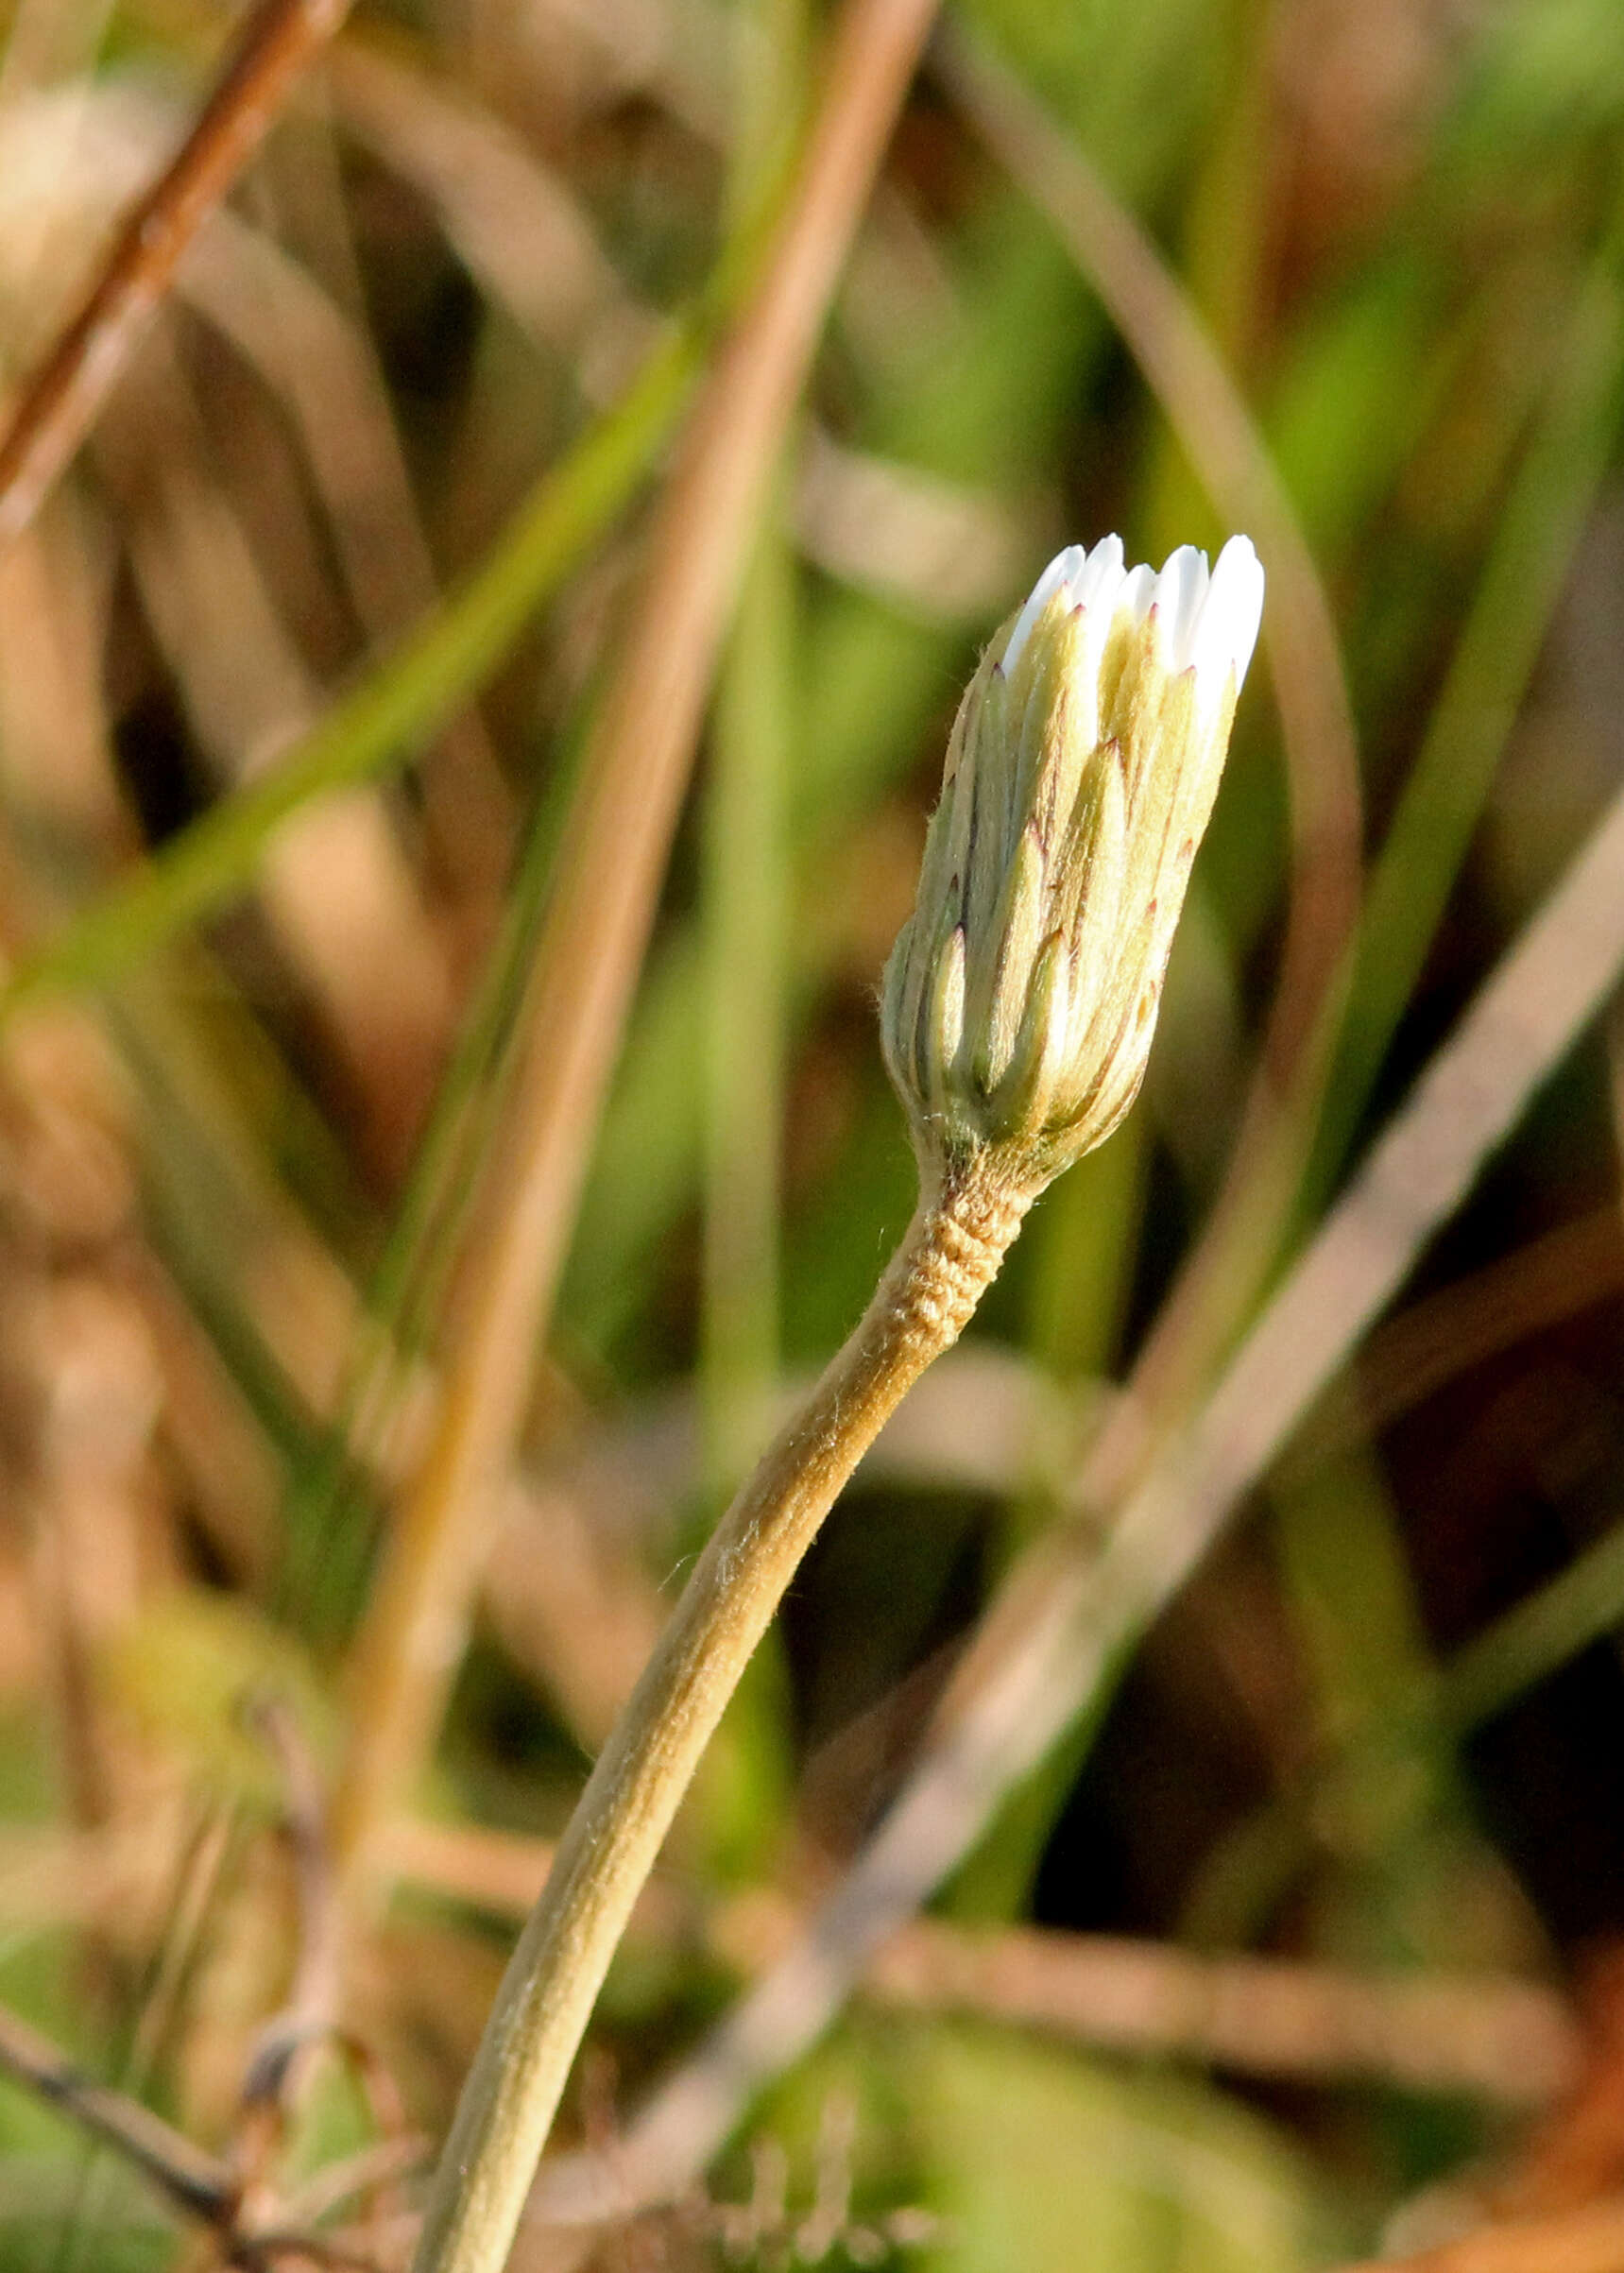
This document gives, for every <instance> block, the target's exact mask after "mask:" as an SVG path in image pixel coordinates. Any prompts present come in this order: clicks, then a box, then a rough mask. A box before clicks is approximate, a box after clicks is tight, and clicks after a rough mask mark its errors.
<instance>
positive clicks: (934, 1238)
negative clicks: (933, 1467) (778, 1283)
mask: <svg viewBox="0 0 1624 2273" xmlns="http://www.w3.org/2000/svg"><path fill="white" fill-rule="evenodd" d="M1031 1197H1032V1195H1031V1193H1030V1192H1025V1191H1011V1190H1010V1189H1008V1188H1006V1187H1003V1186H1000V1185H999V1184H997V1183H995V1182H994V1181H992V1180H991V1179H989V1178H988V1177H986V1176H985V1175H983V1174H977V1173H975V1172H973V1171H972V1172H971V1173H969V1174H967V1175H966V1176H964V1177H962V1178H960V1179H958V1180H956V1181H955V1182H953V1183H951V1184H949V1186H948V1187H947V1188H943V1189H940V1190H936V1191H933V1192H931V1191H928V1192H926V1193H925V1194H924V1196H922V1197H921V1200H920V1204H919V1206H918V1209H917V1210H916V1212H915V1217H914V1220H913V1222H911V1223H910V1225H909V1227H908V1230H907V1232H906V1233H905V1235H904V1236H903V1239H902V1241H901V1244H900V1245H899V1246H898V1248H897V1253H896V1255H895V1256H893V1257H892V1260H891V1262H890V1265H889V1266H888V1268H887V1270H886V1272H885V1275H884V1276H883V1278H882V1279H881V1280H880V1285H879V1287H878V1288H877V1289H876V1290H875V1293H874V1298H873V1300H872V1301H871V1302H870V1304H869V1306H868V1307H867V1309H866V1310H865V1311H864V1312H863V1317H862V1319H861V1321H860V1322H859V1324H857V1326H856V1327H855V1329H854V1330H853V1332H852V1334H851V1335H850V1337H849V1339H848V1340H847V1342H846V1345H845V1347H844V1348H843V1349H842V1350H841V1352H840V1354H839V1356H838V1357H837V1358H835V1359H834V1360H833V1362H832V1363H831V1364H830V1365H829V1369H828V1371H827V1372H826V1373H825V1374H824V1376H823V1378H822V1379H821V1380H820V1381H819V1382H818V1384H817V1387H816V1388H815V1389H814V1390H813V1392H812V1396H811V1397H810V1399H809V1400H808V1402H807V1405H806V1407H805V1408H804V1410H802V1411H801V1413H800V1414H799V1416H798V1417H797V1418H796V1419H795V1420H794V1421H793V1422H791V1423H790V1425H789V1426H788V1427H786V1428H785V1429H783V1430H782V1431H781V1433H780V1434H779V1435H778V1438H777V1439H776V1440H775V1441H774V1443H773V1444H771V1445H770V1446H769V1447H768V1449H767V1451H766V1453H765V1454H764V1455H763V1457H762V1459H761V1464H760V1465H759V1467H758V1468H757V1470H756V1473H755V1474H754V1476H753V1477H752V1478H750V1480H749V1482H748V1483H746V1484H745V1485H744V1489H743V1490H742V1491H741V1492H740V1494H739V1495H738V1497H737V1498H736V1499H735V1500H734V1502H733V1504H732V1506H731V1507H730V1508H729V1509H728V1510H727V1513H726V1514H725V1515H724V1516H723V1518H722V1520H721V1522H720V1523H719V1524H718V1525H717V1527H716V1530H715V1531H714V1532H713V1533H712V1534H711V1538H710V1541H709V1545H708V1546H707V1547H706V1549H705V1551H704V1553H703V1554H702V1555H701V1557H700V1558H699V1562H698V1564H696V1566H695V1568H694V1571H693V1575H692V1578H691V1579H690V1580H689V1582H688V1585H687V1587H686V1588H685V1589H684V1592H683V1596H682V1599H681V1601H680V1602H679V1603H678V1604H677V1606H676V1611H675V1615H674V1616H673V1618H672V1620H671V1623H670V1625H669V1626H668V1627H667V1629H666V1631H665V1633H664V1635H663V1636H662V1638H661V1640H660V1643H659V1646H658V1649H656V1651H655V1654H654V1656H653V1658H652V1659H651V1660H650V1661H649V1664H648V1666H647V1667H646V1668H645V1670H644V1672H643V1675H642V1678H641V1681H640V1682H639V1683H638V1685H637V1688H636V1690H635V1691H634V1692H633V1694H632V1697H631V1699H630V1701H629V1702H628V1704H627V1705H626V1708H625V1711H624V1713H623V1714H622V1716H621V1718H620V1720H619V1722H618V1724H617V1726H616V1728H615V1730H614V1733H613V1734H612V1735H611V1736H610V1738H609V1741H608V1743H607V1746H606V1747H605V1749H604V1751H603V1752H602V1754H601V1755H600V1757H599V1760H598V1764H597V1766H596V1768H595V1769H593V1771H592V1775H591V1778H590V1782H589V1783H588V1785H587V1788H586V1790H585V1791H584V1792H583V1793H582V1795H581V1800H580V1803H579V1805H578V1806H577V1807H576V1809H575V1813H574V1816H573V1819H572V1820H571V1823H570V1826H569V1829H568V1830H567V1831H566V1833H565V1835H564V1838H563V1841H562V1844H561V1845H560V1847H559V1849H558V1854H557V1857H556V1861H555V1863H554V1866H553V1870H552V1873H551V1875H550V1876H549V1878H548V1881H547V1885H546V1888H545V1889H544V1891H543V1893H542V1896H541V1899H540V1901H539V1902H538V1905H537V1906H536V1908H535V1910H534V1911H533V1912H532V1913H531V1916H530V1920H529V1923H528V1924H527V1925H526V1926H525V1929H524V1932H523V1934H522V1935H521V1938H520V1941H519V1946H518V1948H517V1949H516V1950H515V1951H514V1954H513V1957H512V1960H511V1962H510V1963H509V1965H508V1969H507V1973H506V1975H505V1977H504V1981H503V1984H502V1988H501V1990H500V1991H499V1992H498V1996H497V2000H496V2005H495V2007H494V2008H493V2010H492V2013H491V2017H490V2020H489V2022H488V2023H487V2027H486V2031H485V2037H484V2041H483V2042H482V2043H481V2045H480V2049H479V2054H478V2057H477V2058H476V2059H475V2061H474V2064H473V2067H472V2069H471V2071H470V2075H469V2078H468V2081H467V2083H466V2085H465V2086H464V2089H463V2095H462V2101H461V2104H460V2106H459V2107H458V2110H457V2114H456V2120H455V2122H454V2124H453V2128H452V2133H451V2137H450V2139H449V2140H448V2142H447V2144H446V2148H445V2152H444V2154H443V2156H442V2157H441V2160H440V2166H439V2170H438V2172H437V2174H436V2180H435V2188H434V2193H433V2195H432V2196H431V2198H430V2202H429V2208H428V2214H427V2216H426V2218H425V2221H424V2226H423V2233H422V2238H421V2240H420V2242H419V2247H418V2255H417V2259H416V2265H417V2273H497V2269H498V2268H499V2267H500V2266H501V2265H502V2264H504V2261H505V2259H506V2256H507V2251H508V2247H509V2245H510V2243H511V2241H512V2238H513V2233H514V2230H515V2229H516V2227H517V2225H518V2222H519V2216H520V2213H521V2210H522V2208H523V2205H524V2197H525V2195H526V2194H527V2192H528V2191H529V2187H530V2181H531V2179H532V2177H533V2175H534V2172H535V2169H536V2164H537V2162H538V2159H539V2157H540V2153H541V2149H542V2147H543V2145H545V2144H546V2139H547V2133H548V2130H549V2129H550V2128H551V2126H552V2122H553V2117H554V2115H555V2113H556V2110H557V2106H558V2101H559V2098H560V2095H561V2094H562V2093H563V2089H564V2085H565V2081H566V2079H567V2077H568V2076H569V2072H570V2067H571V2063H572V2062H573V2059H574V2057H575V2052H576V2048H577V2046H578V2045H579V2043H580V2041H581V2038H582V2036H583V2035H584V2033H585V2031H586V2026H587V2023H588V2021H589V2019H590V2015H591V2010H592V2007H593V2005H594V2004H595V2003H596V2001H597V1994H598V1991H599V1989H600V1987H601V1986H602V1983H603V1979H604V1975H605V1974H606V1973H607V1971H608V1966H609V1960H610V1958H611V1957H612V1956H613V1954H614V1951H615V1946H616V1944H617V1943H618V1941H619V1940H620V1938H621V1934H622V1931H623V1930H624V1926H625V1923H626V1921H627V1918H628V1917H629V1916H630V1913H631V1909H632V1906H633V1904H634V1903H635V1902H636V1900H637V1896H638V1893H639V1890H640V1888H641V1887H642V1885H643V1882H644V1880H645V1879H646V1878H647V1876H648V1874H649V1871H650V1870H651V1869H652V1868H653V1865H654V1861H655V1857H656V1855H657V1854H658V1852H659V1848H660V1843H661V1841H662V1840H663V1839H664V1837H665V1834H666V1832H667V1830H668V1829H669V1828H670V1825H671V1820H672V1818H673V1817H674V1816H675V1813H676V1809H677V1805H678V1803H679V1802H680V1801H681V1799H682V1795H683V1793H684V1792H685V1791H686V1790H687V1788H688V1785H689V1782H690V1779H691V1778H692V1774H693V1770H694V1769H695V1767H696V1766H697V1764H698V1761H699V1757H700V1754H701V1753H702V1752H704V1750H705V1747H706V1744H707V1743H708V1742H709V1738H710V1735H711V1734H712V1732H713V1731H714V1729H715V1727H716V1724H717V1722H718V1721H719V1720H720V1719H721V1718H722V1714H723V1711H724V1709H725V1707H726V1705H727V1700H728V1699H729V1697H731V1695H732V1693H733V1691H734V1689H735V1687H736V1686H737V1684H738V1682H739V1678H740V1676H741V1674H742V1673H743V1672H744V1667H745V1666H746V1665H747V1664H748V1662H749V1659H750V1656H751V1653H752V1651H753V1650H754V1649H755V1648H756V1645H757V1643H758V1642H759V1641H760V1640H761V1636H762V1634H763V1633H764V1632H766V1629H767V1626H768V1624H769V1622H770V1620H771V1618H772V1616H773V1614H774V1612H775V1611H776V1610H777V1608H778V1603H779V1601H780V1600H781V1599H782V1597H783V1593H784V1589H785V1588H786V1587H787V1586H788V1584H789V1582H790V1581H791V1579H792V1578H793V1577H794V1576H795V1569H796V1567H797V1565H798V1564H799V1563H800V1560H801V1557H802V1556H803V1555H804V1554H805V1553H806V1550H807V1548H808V1547H810V1546H811V1544H812V1540H813V1538H814V1537H815V1536H816V1533H817V1530H818V1527H819V1525H820V1524H821V1523H822V1521H823V1519H824V1517H825V1515H826V1514H827V1513H828V1512H829V1509H830V1507H831V1506H832V1505H833V1503H834V1500H835V1497H836V1495H838V1493H839V1492H840V1489H841V1487H842V1485H843V1484H844V1483H845V1482H846V1478H848V1477H849V1476H850V1475H851V1472H852V1470H853V1469H854V1468H855V1467H856V1465H857V1463H858V1461H860V1460H861V1459H862V1457H863V1453H864V1452H865V1451H866V1450H867V1448H868V1446H869V1445H870V1444H872V1443H873V1441H874V1439H875V1437H876V1436H877V1435H878V1434H879V1432H880V1427H881V1426H882V1424H883V1423H884V1421H885V1420H886V1418H887V1417H888V1415H889V1414H890V1413H891V1412H892V1411H893V1410H895V1409H896V1407H897V1404H898V1403H899V1402H900V1401H901V1399H902V1397H903V1395H904V1393H906V1392H907V1390H908V1389H909V1388H910V1387H911V1385H912V1384H913V1383H914V1382H915V1380H917V1378H918V1377H919V1376H920V1375H921V1374H922V1373H923V1372H924V1370H925V1368H926V1367H927V1366H928V1365H929V1364H930V1363H931V1360H932V1359H933V1358H936V1357H939V1356H940V1354H941V1353H942V1351H943V1350H945V1349H947V1348H949V1346H950V1345H951V1344H952V1342H955V1341H956V1340H957V1339H958V1336H959V1334H960V1332H961V1330H962V1329H963V1327H964V1325H965V1323H966V1320H967V1319H968V1317H969V1315H970V1313H971V1311H972V1310H973V1309H974V1308H975V1307H976V1304H977V1303H978V1302H979V1301H980V1299H981V1297H982V1295H983V1292H984V1291H985V1290H986V1288H987V1287H988V1286H989V1285H990V1284H991V1282H992V1280H993V1278H994V1276H995V1275H996V1273H997V1272H998V1268H999V1265H1000V1262H1001V1261H1002V1260H1003V1256H1004V1253H1005V1251H1006V1249H1007V1248H1008V1246H1009V1243H1010V1241H1011V1240H1012V1239H1014V1237H1015V1235H1016V1233H1017V1230H1018V1229H1019V1226H1020V1220H1021V1217H1022V1216H1023V1215H1024V1213H1025V1211H1026V1208H1027V1205H1029V1202H1030V1199H1031Z"/></svg>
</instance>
